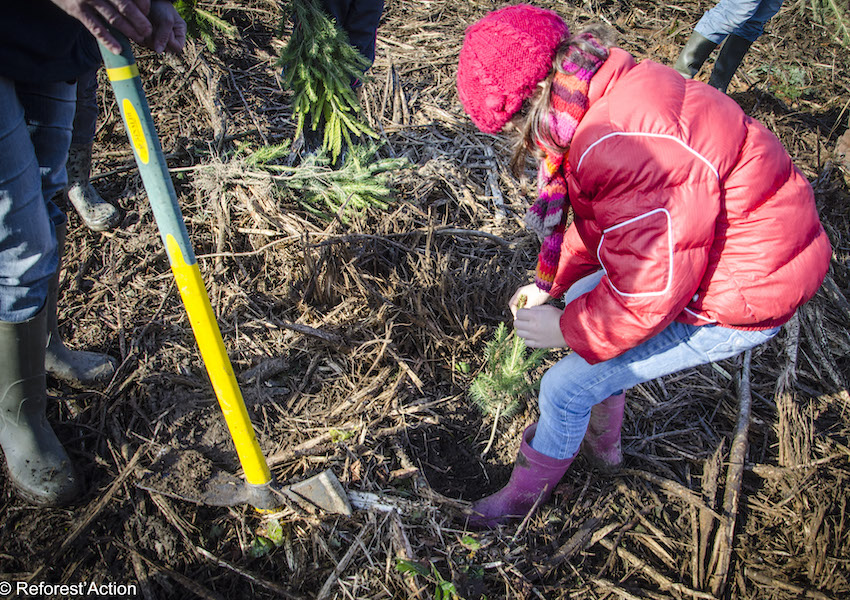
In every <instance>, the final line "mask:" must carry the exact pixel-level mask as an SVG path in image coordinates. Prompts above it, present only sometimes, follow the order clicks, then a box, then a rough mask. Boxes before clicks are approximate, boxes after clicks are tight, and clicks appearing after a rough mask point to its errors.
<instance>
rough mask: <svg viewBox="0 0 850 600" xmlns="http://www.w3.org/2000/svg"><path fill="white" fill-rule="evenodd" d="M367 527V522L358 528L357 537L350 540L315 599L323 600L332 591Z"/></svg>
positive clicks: (329, 595)
mask: <svg viewBox="0 0 850 600" xmlns="http://www.w3.org/2000/svg"><path fill="white" fill-rule="evenodd" d="M368 528H369V524H368V523H367V524H366V525H364V526H363V528H362V529H361V530H360V533H358V534H357V539H356V540H354V541H353V542H351V546H350V547H349V548H348V551H347V552H346V553H345V555H344V556H343V557H342V560H340V561H339V563H338V564H337V566H336V568H335V569H334V570H333V572H332V573H331V574H330V576H329V577H328V578H327V579H326V580H325V584H324V585H323V586H322V589H321V590H319V595H318V596H316V600H325V599H326V598H330V597H331V593H332V592H333V588H334V586H335V585H336V583H337V581H338V580H339V576H340V575H342V572H343V571H345V569H346V567H348V563H350V562H351V559H352V558H354V554H355V553H356V552H357V550H358V549H359V548H361V547H362V545H363V544H362V541H363V536H364V534H365V533H366V530H367V529H368Z"/></svg>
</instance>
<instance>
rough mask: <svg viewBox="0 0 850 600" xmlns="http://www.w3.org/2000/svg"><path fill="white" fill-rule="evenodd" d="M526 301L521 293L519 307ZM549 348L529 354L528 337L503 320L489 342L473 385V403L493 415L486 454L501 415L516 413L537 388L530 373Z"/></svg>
mask: <svg viewBox="0 0 850 600" xmlns="http://www.w3.org/2000/svg"><path fill="white" fill-rule="evenodd" d="M525 303H526V297H525V296H522V297H520V299H519V308H523V307H524V306H525ZM547 352H548V350H547V349H546V348H538V349H537V350H532V351H531V353H530V354H526V351H525V341H524V340H523V339H522V338H521V337H519V336H518V335H517V334H516V332H515V331H510V332H509V331H508V328H507V327H506V326H505V324H504V323H499V326H498V327H497V328H496V332H495V334H494V336H493V339H492V340H490V341H489V342H487V347H486V348H485V350H484V361H485V363H484V370H483V371H482V372H481V373H479V374H478V375H477V376H476V377H475V379H474V380H473V381H472V385H470V386H469V397H470V399H471V400H472V401H473V403H474V404H475V405H476V406H477V407H478V409H479V410H480V411H481V412H482V413H483V414H484V415H486V416H490V415H492V417H493V427H492V429H491V430H490V439H489V440H488V441H487V446H486V447H485V448H484V450H483V451H482V453H481V455H482V456H483V455H485V454H487V452H489V451H490V447H491V446H492V445H493V440H494V438H495V436H496V427H497V425H498V423H499V419H500V418H504V419H508V418H510V417H512V416H514V415H515V414H516V413H517V412H518V411H519V409H520V408H521V407H522V401H523V400H524V399H525V396H526V394H528V393H529V392H531V391H533V390H534V389H536V387H537V385H538V381H536V380H533V379H532V378H531V377H530V376H529V373H530V372H531V371H532V370H533V369H535V368H536V367H537V366H539V365H540V362H541V361H542V360H543V357H544V356H546V353H547Z"/></svg>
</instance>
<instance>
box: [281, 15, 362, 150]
mask: <svg viewBox="0 0 850 600" xmlns="http://www.w3.org/2000/svg"><path fill="white" fill-rule="evenodd" d="M290 7H291V14H292V19H293V28H292V35H291V36H290V37H289V42H288V43H287V44H286V46H285V47H284V48H283V50H281V53H280V58H279V60H278V66H280V67H281V68H282V69H283V80H284V83H285V85H286V86H287V87H288V88H289V89H291V90H292V91H293V94H294V96H293V101H292V114H293V116H294V117H295V119H296V130H295V137H296V138H298V136H299V135H301V134H302V133H306V132H305V127H306V128H307V129H308V130H309V131H310V132H312V134H313V135H314V136H316V137H319V136H320V137H321V138H322V147H321V148H322V150H323V151H325V152H327V153H329V154H330V156H331V161H332V162H334V163H335V162H336V160H337V158H338V157H339V156H340V154H341V153H342V150H343V142H344V143H345V144H346V145H347V146H349V147H350V146H352V144H353V141H354V139H356V138H359V137H361V136H362V135H366V136H370V137H373V138H377V137H378V135H377V134H376V133H375V132H374V131H373V130H372V129H371V128H370V127H369V126H368V125H367V124H366V123H365V122H364V121H363V119H362V108H361V106H360V102H359V101H358V99H357V95H356V94H355V92H354V88H353V87H352V84H353V83H354V82H356V81H360V82H362V81H363V80H364V78H365V72H366V70H367V69H368V68H369V61H368V60H367V59H366V58H365V57H364V56H363V55H361V54H360V53H359V52H358V51H357V49H356V48H354V46H352V45H351V44H350V43H349V41H348V35H347V34H346V33H345V31H343V30H342V29H341V28H340V27H339V26H338V25H337V24H336V23H335V22H334V21H333V20H331V17H329V16H328V15H327V13H325V12H324V10H323V9H322V7H321V4H320V3H319V2H317V0H299V1H297V2H291V3H290Z"/></svg>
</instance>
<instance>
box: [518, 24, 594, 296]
mask: <svg viewBox="0 0 850 600" xmlns="http://www.w3.org/2000/svg"><path fill="white" fill-rule="evenodd" d="M581 37H582V38H583V39H585V40H587V41H588V42H589V43H590V44H591V45H592V46H593V47H594V48H595V49H596V50H597V53H598V54H597V55H594V54H591V53H589V52H586V51H584V50H582V49H581V48H579V47H577V46H573V47H572V48H571V49H570V51H569V52H568V54H567V56H566V58H565V59H564V63H563V70H564V71H565V72H563V73H562V72H561V71H557V72H556V73H555V78H554V80H553V81H552V92H551V105H552V112H551V113H550V114H549V130H550V132H551V135H552V141H554V142H555V143H556V144H557V145H558V146H560V147H562V148H569V146H570V142H571V141H572V139H573V135H575V132H576V128H577V127H578V124H579V121H581V119H582V117H584V113H586V112H587V109H588V100H587V91H588V89H589V87H590V79H591V78H592V77H593V75H594V74H595V73H596V71H597V70H598V69H599V67H600V66H602V63H603V62H605V59H607V58H608V49H607V48H605V47H604V46H602V45H601V44H600V43H599V42H598V41H597V40H596V38H594V37H593V36H592V35H591V34H589V33H587V34H583V35H582V36H581ZM538 144H539V145H540V148H541V149H543V151H544V152H545V153H546V157H545V158H544V159H543V160H542V161H540V167H539V170H538V172H537V201H536V202H535V203H534V204H533V205H532V206H531V208H529V209H528V212H527V213H526V215H525V222H526V224H527V225H528V226H529V227H530V228H531V230H532V231H534V232H535V233H536V234H537V237H538V238H540V241H541V245H540V254H539V255H538V260H537V273H536V275H535V283H537V287H539V288H540V289H541V290H544V291H547V292H548V291H549V290H550V289H552V283H553V281H554V279H555V273H556V271H557V269H558V260H559V258H560V254H561V242H562V240H563V238H564V229H565V227H566V212H567V206H568V203H569V199H568V197H567V175H568V174H569V172H570V163H569V161H568V160H567V155H568V150H567V151H564V152H555V151H553V150H552V149H551V148H548V147H546V146H545V145H543V144H541V143H540V142H538Z"/></svg>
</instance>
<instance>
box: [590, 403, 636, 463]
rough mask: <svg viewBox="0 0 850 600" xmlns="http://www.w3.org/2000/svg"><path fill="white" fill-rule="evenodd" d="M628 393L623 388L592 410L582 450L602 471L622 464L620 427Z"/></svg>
mask: <svg viewBox="0 0 850 600" xmlns="http://www.w3.org/2000/svg"><path fill="white" fill-rule="evenodd" d="M625 408H626V394H625V393H624V392H620V393H619V394H616V395H614V396H610V397H608V398H605V400H603V401H602V402H600V403H599V404H597V405H596V406H594V407H593V408H592V409H591V411H590V423H589V424H588V426H587V433H585V434H584V440H583V441H582V444H581V453H582V454H583V455H584V457H585V458H586V459H587V462H588V463H590V465H591V466H593V467H596V468H597V469H599V470H601V471H606V472H612V471H616V470H617V469H618V468H619V467H620V465H621V464H623V449H622V446H621V444H620V429H621V428H622V427H623V412H624V410H625Z"/></svg>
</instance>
